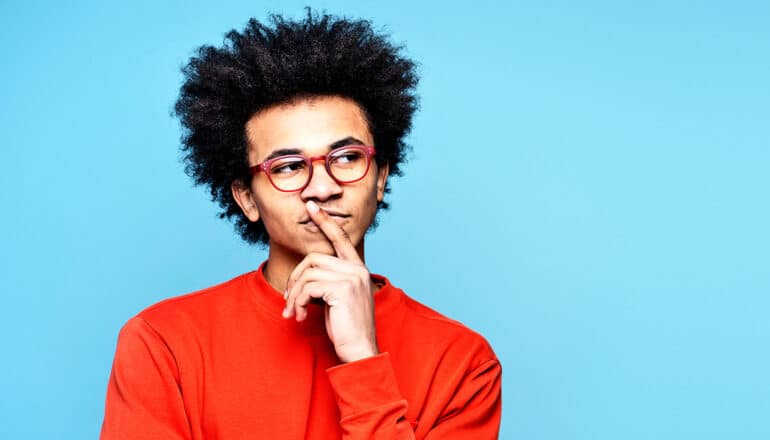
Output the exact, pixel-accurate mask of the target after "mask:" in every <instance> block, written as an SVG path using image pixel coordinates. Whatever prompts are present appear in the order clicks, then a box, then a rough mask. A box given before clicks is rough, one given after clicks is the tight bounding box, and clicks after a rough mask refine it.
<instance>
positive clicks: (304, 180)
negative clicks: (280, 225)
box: [249, 145, 374, 192]
mask: <svg viewBox="0 0 770 440" xmlns="http://www.w3.org/2000/svg"><path fill="white" fill-rule="evenodd" d="M372 155H374V147H370V146H367V145H347V146H344V147H340V148H337V149H335V150H334V151H331V152H330V153H329V154H325V155H323V156H313V157H307V156H303V155H301V154H289V155H286V156H278V157H275V158H273V159H270V160H266V161H264V162H262V163H259V164H257V165H254V166H252V167H250V168H249V169H250V170H251V175H252V177H253V176H256V175H257V174H258V173H259V172H260V171H261V172H263V173H265V175H266V176H267V179H268V180H269V181H270V183H272V184H273V186H274V187H275V189H277V190H278V191H283V192H292V191H301V190H303V189H305V187H307V185H308V184H309V183H310V179H312V178H313V162H316V161H319V160H322V161H324V165H326V172H327V173H329V176H331V177H332V179H334V180H335V181H336V182H337V183H339V184H345V183H354V182H358V181H359V180H361V179H363V178H364V176H366V173H368V172H369V165H370V164H371V162H372Z"/></svg>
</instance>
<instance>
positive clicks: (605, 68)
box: [0, 0, 770, 440]
mask: <svg viewBox="0 0 770 440" xmlns="http://www.w3.org/2000/svg"><path fill="white" fill-rule="evenodd" d="M64 3H69V4H67V5H65V4H64ZM109 3H112V4H109ZM619 3H620V2H609V1H608V2H598V1H594V2H570V1H549V2H531V3H526V4H525V3H521V2H486V1H474V2H463V3H451V2H450V3H447V2H431V3H428V2H417V1H413V0H411V1H388V2H383V1H379V2H368V1H327V2H320V3H317V4H316V5H315V6H316V7H318V8H327V9H328V10H329V12H334V13H344V14H348V15H351V16H356V17H368V18H372V19H373V20H374V21H375V23H376V24H377V25H379V26H384V27H385V29H387V30H388V31H389V32H390V33H391V34H392V36H393V38H394V39H395V40H396V41H402V42H405V43H406V44H407V46H408V54H409V55H411V56H413V57H414V58H416V59H417V60H419V62H420V63H421V67H420V71H421V74H422V82H421V83H420V86H419V93H420V94H421V96H422V108H421V111H420V113H419V114H418V116H417V118H416V121H415V125H414V127H415V128H414V131H413V133H412V135H411V136H410V138H409V140H410V142H411V144H413V145H414V152H413V154H412V156H411V161H410V163H409V164H408V166H407V167H406V175H405V177H403V178H401V179H397V180H396V181H395V182H394V185H393V193H392V196H391V202H392V205H393V208H392V210H391V211H390V212H387V213H385V214H384V215H383V216H382V218H381V226H380V228H379V229H378V230H377V231H376V232H375V233H374V234H372V235H371V236H370V238H369V241H368V243H367V247H368V260H367V262H368V263H369V266H370V268H371V269H372V270H373V271H377V272H380V273H384V274H386V275H388V276H389V277H390V278H391V279H392V280H393V281H394V282H395V283H396V284H397V285H399V286H401V287H403V288H404V289H405V290H406V291H407V292H409V293H410V294H412V295H413V296H415V297H416V298H418V299H419V300H421V301H424V302H426V303H428V304H430V305H431V306H433V307H434V308H436V309H438V310H440V311H442V312H444V313H445V314H447V315H449V316H451V317H453V318H457V319H459V320H461V321H463V322H465V323H466V324H468V325H470V326H471V327H473V328H475V329H477V330H479V331H480V332H481V333H483V334H484V335H486V336H487V337H488V339H489V340H490V341H491V342H492V344H493V346H494V347H495V349H496V351H497V353H498V354H499V356H500V358H501V360H502V362H503V367H504V409H503V415H504V420H503V434H502V436H501V438H504V439H581V440H582V439H586V440H588V439H608V440H609V439H617V438H624V439H681V438H698V439H725V438H735V439H766V438H770V418H768V414H770V343H768V340H770V319H769V318H770V299H769V296H768V295H770V263H769V261H770V250H769V249H770V206H769V204H768V200H770V173H769V172H768V167H769V166H770V26H769V25H768V23H770V7H768V6H767V5H768V3H766V2H759V1H757V2H745V1H732V2H727V1H723V2H670V1H647V2H625V3H626V4H625V5H621V4H619ZM222 4H223V2H200V1H198V2H182V1H176V2H162V4H156V2H149V1H144V2H139V1H134V2H96V1H93V2H85V1H79V2H53V1H37V2H35V1H23V2H22V1H17V2H14V3H11V2H7V1H6V2H3V3H1V4H0V64H1V65H2V67H0V142H1V143H2V148H0V184H1V188H2V190H1V191H2V192H0V197H2V199H0V206H2V215H1V216H0V230H1V231H2V232H1V233H0V234H1V235H0V240H2V242H1V243H0V248H1V249H2V253H1V254H0V258H2V261H1V262H0V263H1V264H0V283H1V285H2V298H3V304H4V308H3V309H2V319H0V347H2V351H0V353H2V363H0V390H2V391H0V438H8V439H11V438H13V439H17V438H19V439H21V438H29V439H85V438H95V437H96V436H97V434H98V431H99V428H100V424H101V417H102V411H103V402H104V392H105V386H106V381H107V377H108V374H109V369H110V364H111V360H112V355H113V351H114V348H115V342H116V336H117V332H118V329H119V328H120V326H121V325H122V324H123V323H124V322H125V321H126V319H128V318H129V317H130V316H132V315H133V314H135V313H136V312H138V311H139V310H140V309H142V308H143V307H145V306H147V305H149V304H151V303H153V302H155V301H158V300H160V299H161V298H165V297H168V296H172V295H176V294H180V293H184V292H188V291H191V290H194V289H198V288H202V287H204V286H208V285H211V284H214V283H216V282H219V281H222V280H225V279H227V278H229V277H232V276H234V275H236V274H239V273H241V272H244V271H247V270H250V269H252V268H254V267H256V265H257V264H259V263H260V262H261V261H262V260H263V259H264V258H265V253H264V251H262V250H259V249H253V248H249V247H247V246H245V245H244V244H242V243H241V242H240V241H239V239H238V238H237V237H236V236H235V235H234V233H233V231H232V228H231V226H230V225H229V224H227V223H224V222H222V221H220V220H218V219H217V218H215V212H216V209H215V206H214V205H213V204H212V203H210V202H209V201H208V198H207V196H206V194H205V191H204V190H203V189H202V188H193V187H192V185H191V183H190V181H189V179H188V178H187V177H186V176H185V175H184V174H183V171H182V167H181V165H180V162H179V153H178V150H177V147H178V138H179V132H180V130H179V127H178V123H177V122H176V121H175V120H174V119H172V118H171V117H170V116H169V113H170V110H171V107H172V105H173V102H174V99H175V96H176V94H177V91H178V87H179V83H180V78H181V75H180V74H179V67H180V66H181V65H182V64H183V63H184V62H185V60H186V59H187V57H189V56H190V55H191V53H192V51H193V49H194V48H195V47H197V46H198V45H200V44H203V43H211V44H219V43H221V42H222V36H223V34H224V32H225V31H227V30H229V29H231V28H241V27H242V26H243V24H244V23H245V21H246V20H247V18H248V17H249V16H256V17H258V18H264V17H265V15H266V12H267V11H276V12H287V13H289V14H292V15H295V16H296V15H300V14H302V6H304V4H305V2H298V1H286V2H278V1H272V2H265V1H263V2H255V1H250V2H246V1H243V2H230V3H227V6H221V5H222Z"/></svg>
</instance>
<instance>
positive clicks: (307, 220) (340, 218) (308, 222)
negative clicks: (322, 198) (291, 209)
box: [299, 208, 350, 225]
mask: <svg viewBox="0 0 770 440" xmlns="http://www.w3.org/2000/svg"><path fill="white" fill-rule="evenodd" d="M321 209H322V210H323V211H324V212H326V214H327V215H328V216H329V217H331V218H332V219H334V220H335V221H336V222H337V223H340V222H342V221H343V220H345V219H346V218H348V217H350V214H343V213H341V212H338V211H331V210H327V209H324V208H321ZM299 224H301V225H315V222H313V220H311V219H310V217H305V218H304V219H302V220H300V222H299Z"/></svg>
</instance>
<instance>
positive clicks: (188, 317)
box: [135, 272, 251, 333]
mask: <svg viewBox="0 0 770 440" xmlns="http://www.w3.org/2000/svg"><path fill="white" fill-rule="evenodd" d="M250 274H251V272H249V273H245V274H241V275H238V276H236V277H234V278H232V279H230V280H228V281H225V282H222V283H219V284H216V285H213V286H210V287H207V288H204V289H201V290H197V291H194V292H190V293H187V294H183V295H178V296H174V297H171V298H167V299H164V300H162V301H159V302H157V303H155V304H153V305H151V306H149V307H147V308H145V309H144V310H142V311H141V312H139V313H138V314H137V315H136V317H135V318H139V319H141V320H142V321H144V322H145V323H146V324H147V325H149V326H150V327H152V328H153V329H155V330H156V331H158V332H160V333H164V332H167V331H171V330H173V329H176V328H180V327H188V326H196V325H195V324H199V323H201V322H202V321H203V322H205V321H210V320H212V319H217V318H218V317H222V316H226V315H227V314H229V313H231V312H232V311H233V310H237V309H239V308H241V307H242V303H243V302H244V301H245V300H246V299H247V298H248V295H247V292H248V285H247V278H248V277H249V275H250ZM198 327H199V326H198Z"/></svg>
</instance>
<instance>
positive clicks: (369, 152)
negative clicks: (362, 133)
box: [249, 144, 376, 192]
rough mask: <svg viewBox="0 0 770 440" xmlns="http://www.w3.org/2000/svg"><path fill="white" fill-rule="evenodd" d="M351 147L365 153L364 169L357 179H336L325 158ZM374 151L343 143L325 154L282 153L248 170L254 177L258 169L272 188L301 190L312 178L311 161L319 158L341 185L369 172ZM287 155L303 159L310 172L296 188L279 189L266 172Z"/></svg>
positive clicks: (290, 190) (361, 146)
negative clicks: (305, 179) (302, 183)
mask: <svg viewBox="0 0 770 440" xmlns="http://www.w3.org/2000/svg"><path fill="white" fill-rule="evenodd" d="M351 147H354V148H356V149H359V150H363V152H364V153H365V154H366V170H364V173H363V174H362V175H361V177H359V178H358V179H354V180H339V179H337V178H336V177H335V176H334V173H332V171H331V169H330V168H329V161H328V160H327V159H328V158H329V155H330V154H334V153H336V152H337V151H339V150H342V149H345V148H351ZM375 153H376V150H375V149H374V147H373V146H371V145H356V144H351V145H345V146H342V147H339V148H335V149H334V150H332V151H330V152H328V153H326V154H323V155H320V156H311V157H308V156H305V155H303V154H286V155H283V156H278V157H274V158H272V159H269V160H266V161H264V162H261V163H258V164H256V165H252V166H251V167H249V170H250V171H251V177H254V176H256V175H257V174H259V172H260V171H261V172H263V173H265V176H267V180H268V181H269V182H270V184H271V185H273V188H275V189H277V190H278V191H281V192H296V191H302V190H304V189H305V188H307V186H308V185H309V184H310V181H311V180H313V168H314V167H313V162H317V161H319V160H322V161H324V168H326V173H327V174H328V175H329V177H331V178H332V179H334V181H335V182H337V183H339V184H341V185H345V184H348V183H355V182H358V181H359V180H361V179H363V178H364V177H366V175H367V174H369V168H370V167H371V166H372V157H373V156H374V155H375ZM287 157H296V158H299V159H303V160H304V161H305V163H306V164H307V165H308V169H309V170H310V174H308V177H307V182H305V184H304V185H302V186H301V187H299V188H297V189H281V188H278V186H276V184H275V183H273V179H271V178H270V173H268V170H269V169H270V167H271V166H272V165H273V162H275V161H277V160H282V159H286V158H287Z"/></svg>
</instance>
